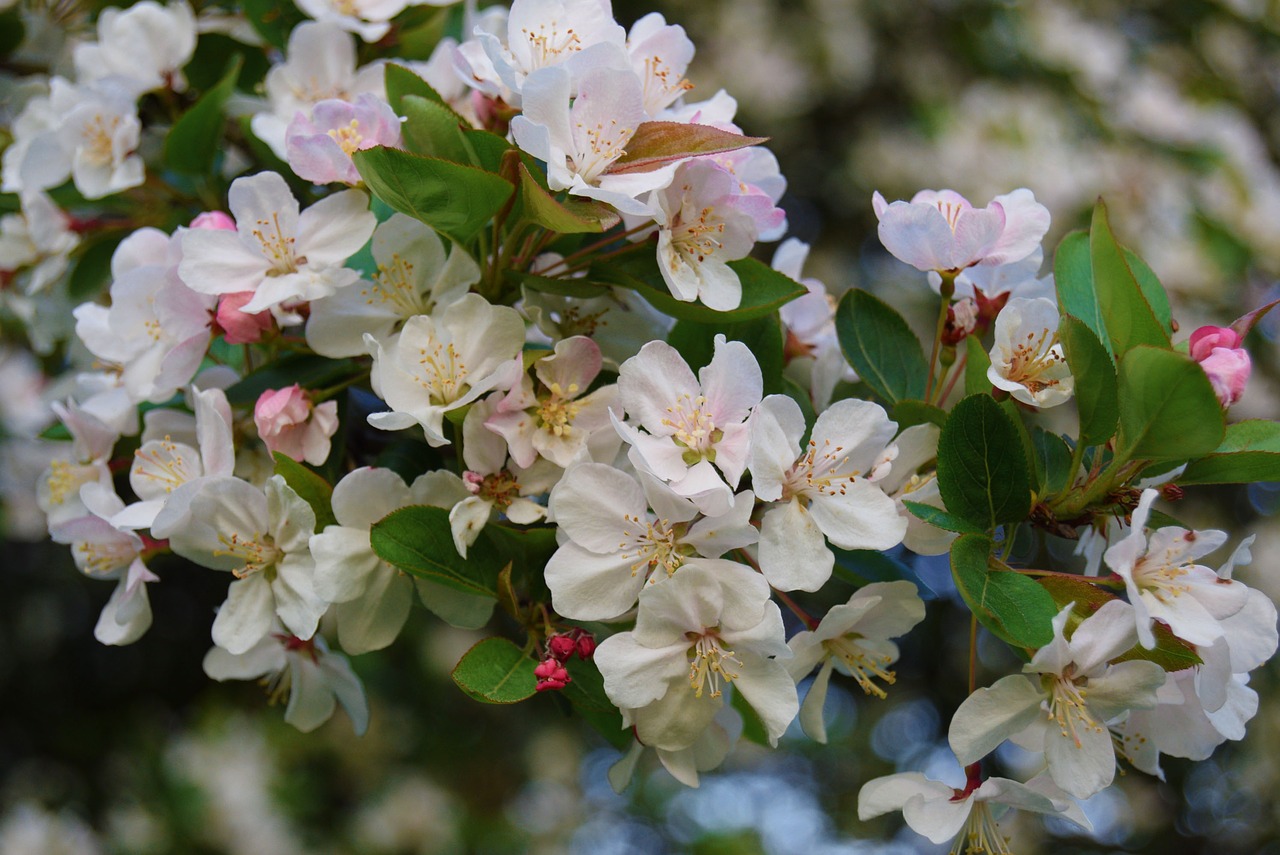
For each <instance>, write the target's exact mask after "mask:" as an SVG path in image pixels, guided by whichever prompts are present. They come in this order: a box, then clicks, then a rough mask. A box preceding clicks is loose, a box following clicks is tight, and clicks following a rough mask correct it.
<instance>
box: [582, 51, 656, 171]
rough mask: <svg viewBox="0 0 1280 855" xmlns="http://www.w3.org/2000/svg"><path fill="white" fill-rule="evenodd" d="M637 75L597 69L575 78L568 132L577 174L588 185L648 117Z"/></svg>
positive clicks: (608, 69)
mask: <svg viewBox="0 0 1280 855" xmlns="http://www.w3.org/2000/svg"><path fill="white" fill-rule="evenodd" d="M641 88H642V87H641V83H640V78H639V77H638V76H636V74H635V72H633V71H631V70H630V69H627V70H625V71H623V70H618V69H613V68H597V69H592V70H591V71H589V72H586V73H585V74H583V76H582V77H581V78H580V79H579V81H578V97H577V98H575V99H574V101H573V106H572V107H571V108H570V117H569V118H570V121H569V124H570V131H571V132H572V134H573V149H572V150H571V151H569V152H568V154H569V155H570V157H572V158H573V160H574V167H575V171H576V172H577V174H578V175H579V176H580V177H581V178H582V180H583V181H585V182H587V183H588V184H594V183H595V180H596V178H597V177H599V175H600V173H602V172H603V171H604V170H605V169H607V168H608V167H609V166H610V165H611V164H612V163H613V162H614V161H615V160H617V159H618V158H619V157H621V156H622V155H623V154H624V153H625V151H626V149H625V147H626V144H627V141H628V140H630V139H631V135H632V134H633V133H634V132H635V129H636V127H638V126H639V125H640V123H641V122H643V121H645V119H647V118H648V115H647V114H646V113H645V109H644V95H643V94H642V92H641Z"/></svg>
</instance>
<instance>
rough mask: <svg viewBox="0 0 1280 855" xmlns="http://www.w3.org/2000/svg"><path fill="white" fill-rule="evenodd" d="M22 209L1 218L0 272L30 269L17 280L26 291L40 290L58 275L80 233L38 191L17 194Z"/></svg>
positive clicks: (63, 269)
mask: <svg viewBox="0 0 1280 855" xmlns="http://www.w3.org/2000/svg"><path fill="white" fill-rule="evenodd" d="M20 202H21V204H22V210H21V212H20V213H17V214H5V215H4V216H3V217H0V271H10V272H16V271H19V270H23V269H25V268H30V269H29V270H27V271H26V272H25V275H23V276H21V277H20V278H19V279H18V282H19V284H20V285H21V287H22V291H23V293H25V294H34V293H36V292H37V291H43V290H45V289H46V288H48V287H49V286H50V285H52V284H53V283H54V282H56V281H58V279H59V278H61V276H62V274H63V273H64V272H66V269H67V259H68V256H69V255H70V253H71V251H72V250H73V249H75V248H76V246H77V245H79V243H80V236H79V235H77V234H76V233H75V232H73V231H72V230H71V229H70V228H68V224H69V222H70V219H69V218H68V217H67V215H66V214H64V213H63V212H62V210H61V209H60V208H59V207H58V206H57V205H56V204H54V202H53V200H52V199H50V198H49V197H48V195H46V194H45V193H42V192H40V191H39V190H30V191H27V192H25V193H23V194H22V195H21V197H20Z"/></svg>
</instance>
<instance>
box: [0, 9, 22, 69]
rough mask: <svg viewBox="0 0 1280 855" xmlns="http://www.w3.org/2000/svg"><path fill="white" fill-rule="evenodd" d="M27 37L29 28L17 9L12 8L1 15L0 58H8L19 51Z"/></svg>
mask: <svg viewBox="0 0 1280 855" xmlns="http://www.w3.org/2000/svg"><path fill="white" fill-rule="evenodd" d="M26 35H27V28H26V26H25V25H24V24H23V23H22V16H21V15H19V14H18V10H17V9H13V8H10V9H6V10H5V11H4V12H3V13H0V57H6V56H8V55H9V54H11V53H13V52H14V51H15V50H17V49H18V46H19V45H21V44H22V40H23V39H24V38H26Z"/></svg>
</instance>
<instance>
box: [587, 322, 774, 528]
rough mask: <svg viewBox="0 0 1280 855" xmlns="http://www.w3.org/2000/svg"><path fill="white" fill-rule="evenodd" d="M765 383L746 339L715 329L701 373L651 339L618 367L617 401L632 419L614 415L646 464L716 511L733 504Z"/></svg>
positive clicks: (706, 509) (705, 508) (704, 509)
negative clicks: (711, 350) (753, 412)
mask: <svg viewBox="0 0 1280 855" xmlns="http://www.w3.org/2000/svg"><path fill="white" fill-rule="evenodd" d="M762 383H763V380H762V379H761V374H760V365H759V363H758V362H756V358H755V356H754V355H753V354H752V353H751V351H750V350H749V349H748V348H747V346H746V345H744V344H743V343H742V342H740V341H732V342H731V341H726V340H725V337H724V336H723V335H717V336H716V338H715V351H714V355H713V356H712V358H711V362H710V363H709V364H708V365H706V366H705V367H703V368H702V369H701V370H700V371H699V372H698V376H697V378H695V377H694V376H693V371H692V370H690V368H689V365H688V363H686V362H685V361H684V357H682V356H681V355H680V354H679V352H678V351H676V349H675V348H674V347H672V346H671V345H669V344H666V343H665V342H661V341H651V342H649V343H648V344H646V345H645V346H644V347H642V348H640V352H639V353H637V354H636V355H635V356H633V357H631V358H630V359H628V360H627V361H626V362H624V363H622V366H621V367H620V369H619V372H618V394H619V402H620V403H621V404H622V407H623V409H624V410H625V411H626V414H627V416H629V417H630V420H629V421H627V422H626V423H623V422H620V421H618V420H617V417H616V416H615V417H614V418H615V421H614V424H615V427H616V428H617V430H618V433H619V434H620V435H621V436H622V439H623V440H624V441H625V442H627V443H629V444H630V445H631V446H632V453H633V454H634V455H635V457H636V458H638V460H639V462H640V465H643V466H644V467H645V468H647V469H648V470H649V471H650V472H652V473H653V474H654V475H655V476H656V477H658V478H659V479H661V480H663V481H666V482H668V483H670V485H671V489H672V490H674V491H675V492H676V493H678V494H679V495H681V496H685V497H686V498H690V499H692V500H693V501H694V502H695V503H696V504H697V505H698V507H699V508H700V509H701V510H702V512H703V513H705V514H708V515H710V516H718V515H720V514H723V513H724V512H725V511H727V510H728V509H729V507H730V506H731V505H732V504H733V490H734V489H735V488H736V487H737V485H738V480H739V479H740V478H741V477H742V473H743V471H744V470H745V469H746V465H747V453H748V448H749V445H750V436H749V427H748V424H747V418H748V416H749V415H750V414H751V410H752V408H753V407H755V405H756V404H758V403H759V402H760V396H761V388H762ZM611 412H612V411H611ZM642 429H643V430H642Z"/></svg>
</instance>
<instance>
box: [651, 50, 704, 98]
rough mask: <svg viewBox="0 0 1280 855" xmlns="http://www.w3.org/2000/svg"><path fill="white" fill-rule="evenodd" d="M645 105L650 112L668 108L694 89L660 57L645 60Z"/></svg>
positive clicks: (655, 56) (654, 56)
mask: <svg viewBox="0 0 1280 855" xmlns="http://www.w3.org/2000/svg"><path fill="white" fill-rule="evenodd" d="M642 77H643V78H644V90H643V91H644V103H645V105H646V106H648V107H650V108H651V110H650V112H656V111H657V110H661V109H662V108H663V107H666V106H668V105H669V104H670V103H671V102H672V101H674V100H676V98H679V97H680V96H681V95H683V94H684V93H685V92H688V91H689V90H690V89H692V88H693V84H692V83H690V82H689V81H688V79H687V78H684V77H679V76H678V75H677V74H676V73H675V72H674V71H673V69H672V68H671V66H669V65H667V63H665V62H663V60H662V57H660V56H658V55H656V54H655V55H653V56H646V57H645V58H644V74H643V75H642Z"/></svg>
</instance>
